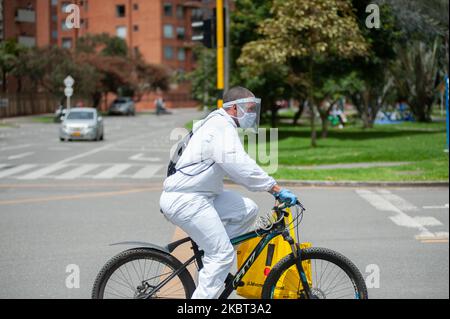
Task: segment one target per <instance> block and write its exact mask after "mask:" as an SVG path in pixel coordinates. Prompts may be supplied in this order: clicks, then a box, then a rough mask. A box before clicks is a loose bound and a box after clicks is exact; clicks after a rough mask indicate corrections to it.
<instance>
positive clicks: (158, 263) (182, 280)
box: [92, 248, 195, 299]
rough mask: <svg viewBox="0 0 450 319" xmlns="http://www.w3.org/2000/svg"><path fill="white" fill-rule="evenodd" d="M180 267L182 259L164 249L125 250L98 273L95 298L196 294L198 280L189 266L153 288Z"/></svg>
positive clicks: (178, 296) (179, 296)
mask: <svg viewBox="0 0 450 319" xmlns="http://www.w3.org/2000/svg"><path fill="white" fill-rule="evenodd" d="M180 268H182V264H181V263H180V261H178V259H176V258H175V257H173V256H171V255H169V254H166V253H164V252H160V251H157V250H153V249H145V248H135V249H130V250H126V251H124V252H121V253H120V254H118V255H117V256H115V257H113V258H112V259H111V260H110V261H108V262H107V263H106V264H105V266H104V267H103V268H102V270H101V271H100V273H99V274H98V275H97V278H96V280H95V283H94V287H93V289H92V298H93V299H110V298H111V299H117V298H125V299H133V298H134V299H141V298H146V297H149V298H169V299H179V298H181V299H189V298H191V296H192V294H193V293H194V290H195V283H194V280H193V279H192V276H191V275H190V273H189V271H188V270H187V269H184V270H183V271H182V272H180V273H179V274H178V275H177V276H175V277H173V278H172V279H171V280H169V281H168V282H167V283H165V284H164V285H163V286H162V287H161V288H160V289H158V291H153V290H154V288H155V287H157V286H158V285H159V284H160V283H161V282H163V281H164V280H165V279H167V278H168V277H169V276H170V275H171V274H173V273H174V272H175V271H176V270H177V269H180ZM152 291H153V292H152ZM150 292H152V293H151V294H150ZM149 294H150V295H149Z"/></svg>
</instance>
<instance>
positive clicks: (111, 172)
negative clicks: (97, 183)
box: [93, 164, 131, 179]
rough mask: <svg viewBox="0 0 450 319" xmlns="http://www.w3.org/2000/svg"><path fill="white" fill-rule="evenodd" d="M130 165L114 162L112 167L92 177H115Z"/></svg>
mask: <svg viewBox="0 0 450 319" xmlns="http://www.w3.org/2000/svg"><path fill="white" fill-rule="evenodd" d="M130 167H131V164H116V165H114V166H113V167H110V168H108V169H106V170H104V171H103V172H101V173H100V174H97V175H95V176H94V177H93V178H94V179H109V178H114V177H117V176H118V175H119V174H120V173H122V172H123V171H125V170H127V169H128V168H130Z"/></svg>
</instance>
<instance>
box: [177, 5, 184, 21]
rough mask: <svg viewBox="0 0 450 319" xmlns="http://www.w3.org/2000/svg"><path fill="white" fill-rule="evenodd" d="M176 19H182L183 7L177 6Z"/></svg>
mask: <svg viewBox="0 0 450 319" xmlns="http://www.w3.org/2000/svg"><path fill="white" fill-rule="evenodd" d="M177 18H178V19H184V7H183V6H177Z"/></svg>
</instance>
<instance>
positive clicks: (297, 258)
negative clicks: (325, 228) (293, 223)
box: [282, 229, 313, 299]
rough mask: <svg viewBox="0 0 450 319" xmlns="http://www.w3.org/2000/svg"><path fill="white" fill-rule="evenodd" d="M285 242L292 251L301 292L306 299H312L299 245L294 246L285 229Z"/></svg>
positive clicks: (283, 234)
mask: <svg viewBox="0 0 450 319" xmlns="http://www.w3.org/2000/svg"><path fill="white" fill-rule="evenodd" d="M282 236H283V238H284V240H285V241H287V242H288V243H289V245H290V246H291V249H292V254H293V255H294V258H295V265H296V266H297V270H298V273H299V275H300V281H301V283H302V287H303V290H304V292H305V294H306V298H308V299H312V297H313V295H312V293H311V288H310V287H309V283H308V279H307V278H306V274H305V270H304V269H303V265H302V258H301V257H302V256H301V248H300V245H296V244H295V242H294V239H293V238H292V237H291V235H290V233H289V230H288V229H285V230H284V231H283V233H282Z"/></svg>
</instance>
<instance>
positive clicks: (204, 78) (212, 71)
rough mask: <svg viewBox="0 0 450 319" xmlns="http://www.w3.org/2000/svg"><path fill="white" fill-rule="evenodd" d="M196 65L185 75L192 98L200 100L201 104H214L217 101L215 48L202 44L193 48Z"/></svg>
mask: <svg viewBox="0 0 450 319" xmlns="http://www.w3.org/2000/svg"><path fill="white" fill-rule="evenodd" d="M194 55H195V57H196V64H197V67H196V68H195V69H194V70H193V71H192V72H190V73H188V74H187V75H186V79H187V80H189V81H191V92H192V96H193V98H194V99H196V100H198V101H202V103H203V106H211V107H212V106H213V107H215V106H216V104H217V103H216V101H217V86H216V77H217V60H216V52H215V50H212V49H208V48H206V47H203V46H197V47H195V48H194Z"/></svg>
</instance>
